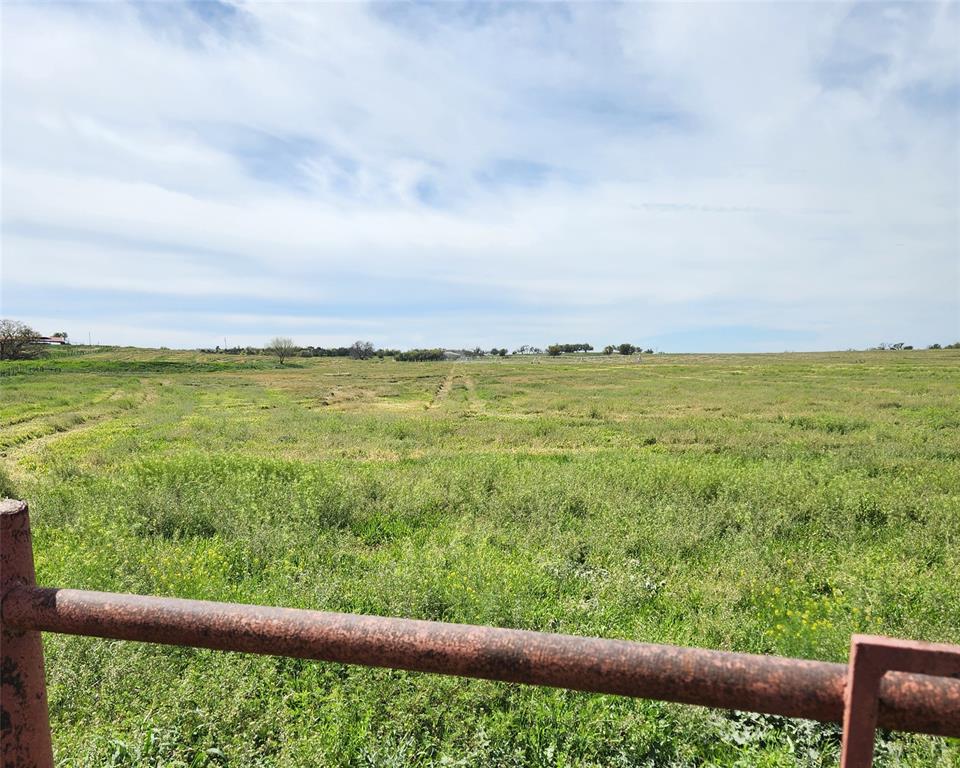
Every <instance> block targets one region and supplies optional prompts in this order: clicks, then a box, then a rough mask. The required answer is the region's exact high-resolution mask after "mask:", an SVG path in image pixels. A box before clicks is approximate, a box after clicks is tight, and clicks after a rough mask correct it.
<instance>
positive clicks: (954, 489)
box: [0, 351, 960, 767]
mask: <svg viewBox="0 0 960 768" xmlns="http://www.w3.org/2000/svg"><path fill="white" fill-rule="evenodd" d="M104 354H107V353H104ZM125 354H126V355H128V356H131V357H135V356H136V355H135V354H134V353H132V352H129V351H128V352H126V353H125ZM169 355H170V357H172V358H176V355H175V354H174V353H169ZM951 355H952V356H951ZM144 357H145V358H146V357H149V353H144ZM191 360H192V358H191V357H189V356H187V355H184V357H183V360H182V361H181V362H183V363H185V364H187V363H190V362H191ZM127 362H128V363H129V362H131V361H127ZM172 362H176V360H175V359H173V360H172ZM957 363H960V356H958V355H957V354H956V353H951V352H940V353H914V354H909V353H904V354H892V353H890V354H886V355H880V354H875V355H869V354H867V355H864V354H851V355H827V356H802V355H795V356H756V357H749V356H743V357H722V356H719V357H713V358H698V359H690V358H685V357H680V356H677V357H665V358H658V359H656V360H653V361H650V362H645V363H642V364H640V365H637V364H624V363H621V362H620V361H616V360H614V361H610V360H589V361H583V360H578V361H567V360H564V359H561V360H559V361H553V360H551V361H539V360H524V361H511V360H509V359H507V360H498V361H491V362H482V363H468V364H455V365H454V364H450V363H436V364H434V363H423V364H409V363H408V364H402V363H392V362H390V361H382V362H381V361H369V362H354V361H339V360H335V361H329V360H316V361H314V360H309V361H307V362H306V363H305V364H304V366H303V367H302V368H288V369H276V368H271V369H268V370H256V369H254V370H230V371H208V370H195V369H175V368H173V369H163V370H161V371H147V372H144V373H142V374H128V375H127V376H126V377H124V378H116V377H114V376H112V375H110V374H103V373H94V372H92V371H88V372H84V371H75V372H73V373H71V374H69V375H63V374H59V375H58V374H49V375H47V376H44V375H37V376H36V377H30V382H31V385H29V386H28V385H18V389H17V392H18V394H19V399H18V402H17V405H16V406H15V407H13V408H8V409H7V410H5V411H4V413H5V414H6V421H4V422H3V427H2V428H0V444H3V445H7V448H6V449H5V451H6V455H5V458H4V468H5V472H6V475H5V476H4V477H2V478H0V480H2V481H3V485H4V486H5V489H7V490H8V492H14V493H16V494H19V495H21V496H23V497H25V498H27V499H28V500H29V501H30V503H31V509H32V515H33V518H34V528H35V533H34V535H35V549H36V556H37V569H38V578H39V580H40V581H41V582H43V583H46V584H51V585H63V586H72V587H79V588H92V589H103V590H118V591H130V592H137V593H143V594H162V595H176V596H180V597H193V598H202V599H216V600H229V601H240V602H250V603H263V604H274V605H288V606H298V607H309V608H317V609H325V610H337V611H349V612H360V613H370V614H379V615H394V616H406V617H414V618H425V619H434V620H441V621H457V622H466V623H478V624H491V625H496V626H507V627H521V628H529V629H537V630H546V631H556V632H568V633H574V634H584V635H596V636H605V637H619V638H631V639H637V640H646V641H653V642H669V643H679V644H687V645H698V646H706V647H713V648H724V649H732V650H739V651H748V652H758V653H777V654H783V655H789V656H801V657H807V658H819V659H827V660H833V661H844V660H845V658H846V651H847V644H848V643H849V637H850V634H851V633H852V632H871V633H880V634H891V635H899V636H906V637H913V638H921V639H928V640H937V641H952V642H957V641H958V640H960V629H958V628H960V579H957V574H958V573H960V546H958V533H960V462H958V461H957V459H958V458H960V435H958V430H957V417H958V414H960V403H958V396H957V392H958V391H960V366H958V365H957ZM33 383H36V384H37V385H38V386H36V387H33V386H32V384H33ZM441 384H444V386H441ZM117 401H120V402H122V403H124V407H114V406H113V405H110V404H111V403H116V402H117ZM97 409H102V410H97ZM18 411H20V412H22V415H23V417H24V420H18V416H17V412H18ZM71 414H80V415H84V414H86V415H88V416H90V417H89V418H85V419H84V420H83V421H81V422H77V423H76V424H74V425H69V426H68V428H66V429H64V430H63V431H62V432H56V433H53V434H44V435H42V436H38V437H36V438H30V439H26V440H21V441H14V442H10V440H9V439H8V437H7V436H8V435H15V434H21V433H20V432H18V431H17V430H20V429H22V428H23V427H24V424H32V423H34V422H37V423H47V422H48V421H49V420H50V419H54V418H62V419H67V420H69V418H70V415H71ZM91 414H92V416H91ZM4 439H7V442H6V443H4V442H3V441H4ZM45 648H46V653H47V668H48V677H49V680H50V689H49V690H50V698H51V712H52V716H53V725H54V731H55V743H56V748H57V754H58V758H59V760H60V761H61V762H62V763H63V764H65V765H157V766H159V765H244V766H246V765H257V766H260V765H270V766H273V765H277V766H294V765H303V766H306V765H543V766H571V765H640V766H661V765H678V766H688V765H689V766H703V765H711V766H713V765H716V766H794V765H808V766H827V765H834V764H835V763H836V760H837V751H838V747H839V732H838V729H837V728H836V727H834V726H826V725H819V724H814V723H808V722H803V721H791V720H785V719H781V718H773V717H763V716H754V715H747V714H743V713H735V712H721V711H711V710H703V709H698V708H690V707H679V706H674V705H668V704H663V703H658V702H648V701H634V700H627V699H619V698H615V697H605V696H593V695H587V694H579V693H573V692H567V691H555V690H546V689H538V688H525V687H518V686H508V685H501V684H495V683H488V682H482V681H470V680H462V679H456V678H445V677H439V676H427V675H416V674H409V673H401V672H396V671H389V670H373V669H362V668H356V667H347V666H342V665H334V664H319V663H310V662H302V661H294V660H287V659H273V658H257V657H248V656H242V655H234V654H223V653H215V652H207V651H201V650H190V649H172V648H163V647H155V646H149V645H140V644H135V643H113V642H109V641H100V640H95V639H90V638H73V637H61V636H52V635H51V636H47V637H46V638H45ZM958 756H960V749H958V746H957V744H956V742H953V743H948V742H947V741H945V740H940V739H933V738H926V737H920V736H910V735H904V734H882V738H881V740H880V747H879V750H878V760H877V763H878V764H879V765H885V766H899V765H906V766H918V767H919V766H951V765H956V764H957V763H958V760H960V757H958Z"/></svg>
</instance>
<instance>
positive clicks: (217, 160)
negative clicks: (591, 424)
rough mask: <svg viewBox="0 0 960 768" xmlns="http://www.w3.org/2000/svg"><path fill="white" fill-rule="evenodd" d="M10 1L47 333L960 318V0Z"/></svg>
mask: <svg viewBox="0 0 960 768" xmlns="http://www.w3.org/2000/svg"><path fill="white" fill-rule="evenodd" d="M2 13H3V18H2V22H3V24H2V36H3V37H2V43H3V54H2V56H3V62H2V63H3V73H2V78H3V82H2V85H3V93H2V118H3V120H2V129H3V135H2V153H0V162H2V194H3V197H2V249H3V250H2V279H3V285H2V304H3V307H2V313H3V315H4V316H8V317H15V318H18V319H22V320H25V321H27V322H29V323H31V324H32V325H34V326H35V327H37V328H38V329H39V330H42V331H44V332H53V331H55V330H66V331H68V332H69V333H70V335H71V337H73V338H74V339H76V340H78V341H81V340H86V338H87V336H88V333H89V334H90V335H91V336H93V337H94V340H98V341H101V342H104V343H107V342H111V343H121V344H144V345H155V346H160V345H166V346H171V347H196V346H210V345H214V344H218V343H220V344H222V343H223V339H224V338H225V337H226V339H227V340H228V343H230V344H262V343H264V342H265V341H266V340H268V339H269V338H270V337H272V336H275V335H288V336H291V337H293V338H294V339H295V340H296V341H297V342H298V343H301V344H319V345H333V344H345V343H350V342H352V341H353V340H355V339H358V338H359V339H370V340H372V341H373V342H374V343H376V344H377V345H381V346H389V347H412V346H423V345H431V346H433V345H443V346H450V347H461V346H471V347H472V346H474V345H480V346H483V347H490V346H509V347H514V346H518V345H520V344H536V345H541V346H542V345H546V344H549V343H552V342H558V341H559V342H564V341H580V340H583V339H586V340H589V341H591V342H592V343H593V344H594V345H596V346H602V345H603V344H606V343H612V342H620V341H632V342H635V343H639V344H642V345H643V346H645V347H646V346H651V347H654V348H662V349H665V350H668V351H725V350H729V351H781V350H786V349H790V350H806V349H845V348H848V347H864V346H871V345H874V344H877V343H879V342H894V341H905V342H907V343H913V344H916V345H925V344H929V343H932V342H934V341H938V342H941V343H942V342H945V341H954V340H956V339H957V338H960V147H958V143H960V139H958V136H960V47H958V45H957V41H958V40H960V4H958V3H956V2H951V3H946V2H939V3H937V2H933V3H906V4H887V3H877V2H870V3H842V2H836V3H743V4H736V3H724V4H719V3H710V4H696V3H683V4H681V3H670V4H653V3H651V4H625V5H617V4H605V3H578V4H572V5H565V4H478V3H472V4H465V5H458V4H454V3H443V4H436V5H432V4H423V3H417V4H399V3H381V4H375V5H365V4H361V3H349V4H320V3H302V4H295V3H285V4H280V3H255V4H254V3H250V4H248V3H237V4H233V3H221V2H193V3H184V4H173V3H145V4H123V3H99V4H89V3H84V4H76V5H67V4H40V3H33V4H28V3H25V4H4V6H3V8H2Z"/></svg>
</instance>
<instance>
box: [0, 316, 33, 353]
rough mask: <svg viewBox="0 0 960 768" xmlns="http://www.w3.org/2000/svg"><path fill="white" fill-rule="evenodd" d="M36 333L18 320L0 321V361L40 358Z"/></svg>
mask: <svg viewBox="0 0 960 768" xmlns="http://www.w3.org/2000/svg"><path fill="white" fill-rule="evenodd" d="M39 337H40V334H39V333H37V332H36V331H35V330H33V328H31V327H30V326H29V325H27V324H26V323H21V322H20V321H19V320H8V319H6V318H4V319H3V320H0V360H26V359H28V358H31V357H39V356H40V345H39V344H38V343H37V339H38V338H39Z"/></svg>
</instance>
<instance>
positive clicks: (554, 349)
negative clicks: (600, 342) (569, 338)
mask: <svg viewBox="0 0 960 768" xmlns="http://www.w3.org/2000/svg"><path fill="white" fill-rule="evenodd" d="M592 349H593V347H592V346H591V345H590V344H587V343H586V342H580V343H579V344H551V345H550V346H549V347H547V354H548V355H550V356H551V357H559V356H560V355H562V354H564V353H565V352H590V351H591V350H592Z"/></svg>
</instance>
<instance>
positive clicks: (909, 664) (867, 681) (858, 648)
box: [840, 635, 960, 768]
mask: <svg viewBox="0 0 960 768" xmlns="http://www.w3.org/2000/svg"><path fill="white" fill-rule="evenodd" d="M892 671H898V672H914V673H917V674H923V675H931V676H934V675H935V676H938V677H960V646H957V645H944V644H939V643H918V642H914V641H912V640H894V639H892V638H889V637H877V636H875V635H854V636H853V637H852V638H851V640H850V664H849V668H848V671H847V686H846V690H845V691H844V696H843V703H844V707H843V747H842V751H841V755H840V768H870V766H871V765H872V764H873V738H874V732H875V731H876V729H877V713H878V708H879V698H880V683H881V681H882V679H883V676H884V675H885V674H886V673H887V672H892ZM956 727H957V728H958V729H960V724H957V726H956Z"/></svg>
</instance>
